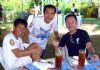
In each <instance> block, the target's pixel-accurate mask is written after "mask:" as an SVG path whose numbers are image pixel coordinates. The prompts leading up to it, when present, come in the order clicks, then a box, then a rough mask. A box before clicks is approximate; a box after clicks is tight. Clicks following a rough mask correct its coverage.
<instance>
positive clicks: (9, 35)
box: [4, 32, 13, 40]
mask: <svg viewBox="0 0 100 70" xmlns="http://www.w3.org/2000/svg"><path fill="white" fill-rule="evenodd" d="M10 39H13V35H12V33H11V32H10V33H8V34H6V35H5V37H4V40H10Z"/></svg>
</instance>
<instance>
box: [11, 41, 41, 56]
mask: <svg viewBox="0 0 100 70" xmlns="http://www.w3.org/2000/svg"><path fill="white" fill-rule="evenodd" d="M12 51H13V53H14V54H15V55H16V57H23V56H30V57H31V55H32V54H33V53H41V48H40V47H38V45H37V44H36V43H32V44H30V45H29V47H28V48H26V49H25V50H20V49H18V48H15V49H13V50H12Z"/></svg>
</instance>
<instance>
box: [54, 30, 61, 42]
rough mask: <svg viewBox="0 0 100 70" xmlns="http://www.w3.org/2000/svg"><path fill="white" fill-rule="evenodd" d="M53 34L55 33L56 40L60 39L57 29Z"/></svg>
mask: <svg viewBox="0 0 100 70" xmlns="http://www.w3.org/2000/svg"><path fill="white" fill-rule="evenodd" d="M54 34H55V37H56V40H58V41H60V36H59V33H58V31H54Z"/></svg>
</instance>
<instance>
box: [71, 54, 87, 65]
mask: <svg viewBox="0 0 100 70" xmlns="http://www.w3.org/2000/svg"><path fill="white" fill-rule="evenodd" d="M69 59H70V61H71V63H72V65H78V56H73V57H69ZM88 64H89V63H88V61H87V60H86V59H85V65H88Z"/></svg>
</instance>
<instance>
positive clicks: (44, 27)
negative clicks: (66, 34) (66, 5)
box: [23, 4, 59, 50]
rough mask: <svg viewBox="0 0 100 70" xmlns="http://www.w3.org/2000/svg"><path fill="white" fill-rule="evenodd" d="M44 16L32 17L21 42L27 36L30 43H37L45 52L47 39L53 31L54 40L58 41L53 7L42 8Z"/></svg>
mask: <svg viewBox="0 0 100 70" xmlns="http://www.w3.org/2000/svg"><path fill="white" fill-rule="evenodd" d="M43 12H44V16H37V17H34V19H33V21H32V24H31V25H29V26H28V29H27V31H26V33H25V34H24V36H23V41H25V40H26V38H27V36H29V42H30V43H33V42H35V43H37V44H38V45H39V47H41V48H42V50H45V48H46V44H47V41H48V38H49V37H50V35H51V33H52V32H53V31H54V33H55V36H56V39H57V40H59V35H58V25H57V19H56V18H55V13H56V8H55V7H54V6H53V5H50V4H49V5H46V6H45V7H44V11H43Z"/></svg>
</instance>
